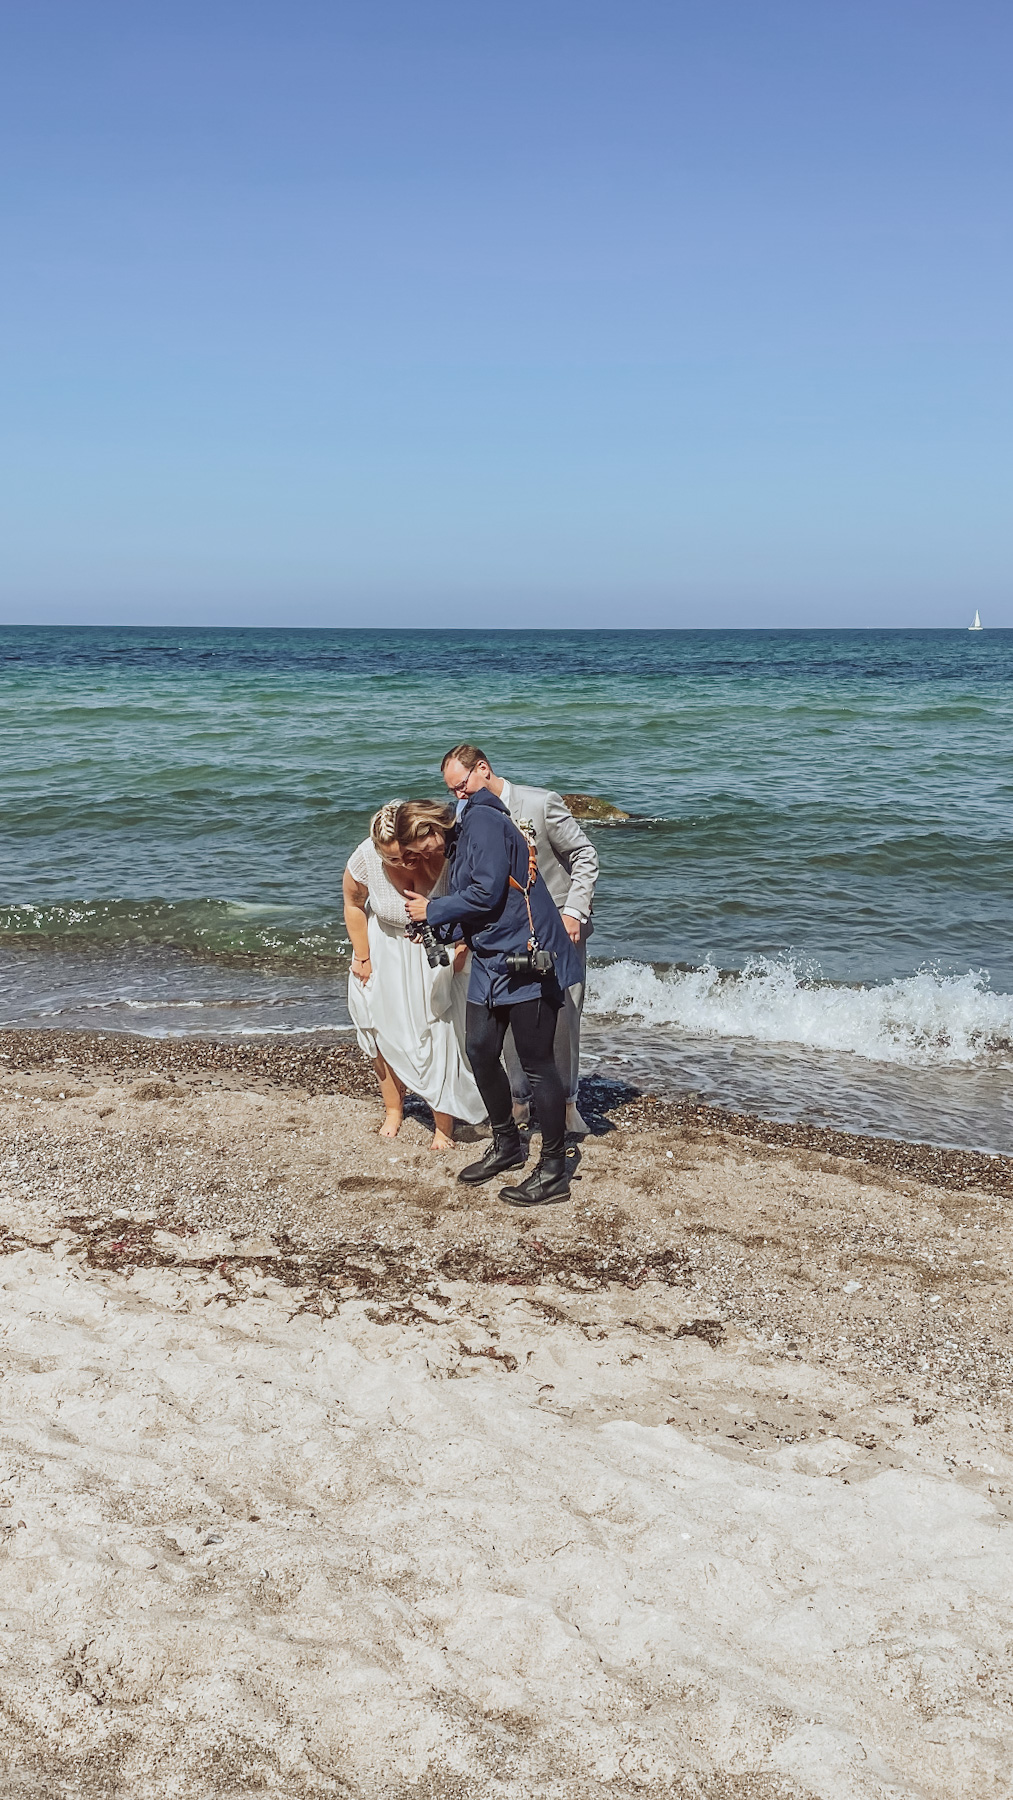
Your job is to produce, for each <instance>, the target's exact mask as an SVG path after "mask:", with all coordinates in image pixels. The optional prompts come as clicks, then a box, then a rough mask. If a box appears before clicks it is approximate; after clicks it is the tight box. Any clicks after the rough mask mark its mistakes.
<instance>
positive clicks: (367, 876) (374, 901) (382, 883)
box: [348, 838, 450, 931]
mask: <svg viewBox="0 0 1013 1800" xmlns="http://www.w3.org/2000/svg"><path fill="white" fill-rule="evenodd" d="M348 872H349V874H350V875H352V876H354V878H355V880H356V881H358V882H360V883H361V884H362V886H363V887H364V888H365V889H366V890H367V892H368V894H369V910H370V912H371V913H372V914H373V916H374V918H375V919H377V920H378V921H379V923H380V924H381V925H382V926H383V927H384V929H385V930H387V931H403V930H404V928H405V909H404V895H403V894H402V893H399V891H398V889H397V888H396V887H395V886H394V883H393V882H392V880H391V878H390V876H389V875H388V873H387V870H386V868H385V867H384V861H383V857H382V856H381V855H380V852H379V850H378V849H377V847H376V845H375V844H374V842H373V840H372V838H365V839H364V840H363V842H362V843H361V844H360V845H359V846H358V848H357V849H355V850H353V851H352V854H351V856H350V857H349V859H348ZM449 879H450V869H449V866H448V864H447V863H444V865H443V867H442V869H441V870H440V873H439V877H438V879H437V881H436V884H435V886H434V887H433V888H431V889H430V892H431V894H432V895H433V896H434V897H435V896H436V895H437V894H445V893H446V892H447V886H448V883H449Z"/></svg>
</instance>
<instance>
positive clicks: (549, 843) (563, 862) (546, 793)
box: [441, 744, 598, 1136]
mask: <svg viewBox="0 0 1013 1800" xmlns="http://www.w3.org/2000/svg"><path fill="white" fill-rule="evenodd" d="M441 767H442V770H443V779H444V781H445V782H446V784H447V786H448V788H449V789H450V792H451V793H452V794H453V795H454V797H455V798H456V799H457V800H458V801H463V800H466V799H469V798H470V796H471V795H472V794H477V793H478V792H479V791H480V790H481V789H482V788H487V789H488V790H489V792H490V793H491V794H495V796H496V798H497V800H499V801H500V802H501V803H502V805H503V806H505V807H506V809H507V812H508V813H509V814H510V817H511V818H512V819H513V821H514V824H516V823H517V821H518V820H519V819H529V820H530V821H531V824H532V825H533V826H534V828H535V844H536V847H537V851H538V871H539V874H540V875H541V876H542V878H543V879H544V881H545V884H546V886H547V888H548V890H549V892H550V894H551V895H552V898H553V900H554V901H555V902H556V905H557V906H558V908H559V911H560V915H561V917H562V921H563V926H564V928H565V930H566V934H567V936H568V937H569V939H570V942H571V943H572V944H573V946H574V949H575V951H576V953H577V957H578V958H579V968H578V972H577V976H576V979H575V980H574V981H573V982H572V984H571V985H570V986H569V987H567V988H566V989H565V990H564V993H563V1004H562V1006H561V1007H560V1009H559V1016H558V1019H557V1021H556V1035H555V1038H554V1041H553V1056H554V1059H555V1063H556V1067H557V1069H558V1070H559V1078H560V1080H561V1082H562V1084H563V1093H564V1094H565V1095H566V1129H567V1131H570V1132H574V1133H576V1134H578V1135H579V1136H584V1135H585V1134H586V1132H587V1126H586V1125H585V1123H584V1121H583V1119H582V1118H581V1116H580V1113H579V1112H578V1111H577V1078H578V1076H579V1074H580V1015H581V1013H582V1011H583V1008H584V986H585V982H586V979H587V940H588V938H589V937H590V935H591V932H592V931H593V930H594V926H593V924H592V922H591V905H592V902H593V900H594V889H595V883H596V881H597V880H598V852H597V850H596V849H595V847H594V845H593V844H592V843H591V840H590V838H588V837H587V836H586V835H585V834H584V832H583V831H581V829H580V826H579V825H578V824H577V821H576V819H575V818H574V816H573V814H572V813H571V811H570V809H569V807H568V806H567V805H566V804H565V802H564V801H563V800H562V799H561V798H560V796H559V795H558V794H556V793H553V791H552V789H551V788H537V787H521V786H520V784H519V783H518V782H515V781H507V780H506V779H505V777H504V776H502V775H496V774H494V773H493V770H492V767H491V765H490V762H489V758H488V757H487V756H486V755H485V753H484V751H482V750H480V749H479V748H478V745H477V744H455V745H454V748H453V749H452V750H448V751H447V754H446V756H445V757H444V758H443V762H442V764H441ZM506 1062H507V1069H508V1071H509V1075H510V1087H511V1090H512V1092H513V1097H514V1116H515V1117H516V1118H517V1119H518V1121H519V1123H520V1124H523V1123H524V1122H525V1120H526V1118H527V1116H528V1111H529V1108H530V1102H531V1086H530V1083H529V1081H528V1079H527V1076H526V1075H525V1073H524V1070H523V1069H522V1068H521V1064H520V1059H519V1057H518V1056H517V1052H516V1049H515V1047H514V1044H513V1041H512V1037H508V1038H507V1042H506Z"/></svg>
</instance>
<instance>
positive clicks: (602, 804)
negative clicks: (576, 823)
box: [563, 794, 633, 825]
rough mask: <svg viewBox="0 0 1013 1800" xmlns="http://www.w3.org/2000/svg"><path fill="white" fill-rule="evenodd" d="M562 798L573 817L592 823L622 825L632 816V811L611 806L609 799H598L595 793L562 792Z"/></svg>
mask: <svg viewBox="0 0 1013 1800" xmlns="http://www.w3.org/2000/svg"><path fill="white" fill-rule="evenodd" d="M563 799H564V801H565V802H566V804H567V806H568V807H569V808H570V811H571V812H572V814H573V816H574V818H575V819H584V820H586V821H588V822H589V823H590V824H592V825H622V824H623V823H624V822H625V821H626V820H627V819H630V818H632V817H633V815H632V813H628V812H623V809H622V807H621V806H613V804H612V802H611V800H599V798H598V796H597V794H564V795H563Z"/></svg>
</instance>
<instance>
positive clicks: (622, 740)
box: [0, 628, 1013, 1148]
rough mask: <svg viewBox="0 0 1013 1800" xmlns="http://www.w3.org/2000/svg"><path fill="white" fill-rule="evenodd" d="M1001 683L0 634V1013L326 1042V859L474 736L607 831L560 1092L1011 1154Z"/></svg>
mask: <svg viewBox="0 0 1013 1800" xmlns="http://www.w3.org/2000/svg"><path fill="white" fill-rule="evenodd" d="M1011 677H1013V633H1006V632H984V633H982V634H980V635H974V636H969V634H968V633H967V632H865V631H862V632H857V631H856V632H727V631H721V632H707V631H699V632H586V633H582V632H559V633H555V632H543V633H538V634H534V635H530V634H515V633H509V632H488V633H444V632H435V633H429V632H343V631H334V632H324V631H320V632H318V631H293V632H287V631H216V630H209V631H198V630H161V631H158V630H119V629H92V630H83V629H72V628H67V629H58V628H50V629H37V630H35V629H29V628H18V629H14V628H5V629H3V628H0V748H2V752H3V771H4V773H3V806H2V813H0V858H2V869H3V876H2V884H0V946H2V948H0V958H2V961H0V1018H2V1019H3V1021H4V1022H6V1023H15V1022H17V1023H44V1024H50V1025H56V1024H60V1025H69V1024H73V1025H86V1026H90V1027H94V1026H99V1027H100V1028H101V1027H103V1026H104V1027H106V1028H108V1029H141V1030H145V1031H200V1032H207V1031H215V1032H220V1031H229V1032H231V1031H253V1030H262V1029H272V1030H286V1031H287V1030H297V1029H298V1030H303V1029H313V1030H341V1029H345V1028H346V1027H347V1015H346V1014H345V1012H344V1006H343V1000H342V989H343V985H344V971H345V968H346V946H345V942H344V930H343V926H342V922H341V917H340V904H339V900H340V880H341V870H342V867H343V864H344V861H345V858H346V856H347V854H348V852H349V850H350V849H351V847H352V846H353V845H354V844H355V843H356V842H357V841H358V840H359V838H360V837H361V836H362V835H363V834H364V832H365V830H366V827H367V823H368V818H369V814H370V812H371V811H372V810H373V808H374V807H375V806H376V805H377V804H378V803H379V802H380V801H382V800H384V799H387V798H389V797H391V796H392V795H395V794H423V793H433V792H438V791H439V790H440V777H439V763H440V758H441V755H442V753H443V751H444V750H445V749H446V747H447V746H448V744H449V743H451V742H452V741H454V740H455V739H457V738H459V737H475V738H477V740H478V741H479V742H480V743H482V744H483V746H484V747H485V748H486V749H487V750H488V752H489V755H490V757H491V759H492V761H493V763H494V766H495V767H497V769H500V770H501V771H503V772H506V773H510V774H514V775H515V776H517V777H518V778H520V779H523V780H528V781H535V782H542V783H545V784H547V785H552V786H556V787H559V788H561V789H563V790H579V791H583V792H590V793H595V794H599V795H603V796H605V797H606V798H608V799H610V800H613V801H615V802H616V803H617V804H618V805H620V806H622V807H624V808H626V809H627V810H629V811H630V812H632V813H634V814H636V815H638V816H637V818H636V820H635V821H634V823H633V824H632V825H630V826H626V827H622V828H616V829H600V830H598V832H597V834H596V841H597V844H598V847H599V850H600V854H601V858H602V879H601V884H600V888H599V898H598V901H597V904H596V915H595V916H596V925H597V930H596V935H595V938H594V940H593V951H594V955H595V961H596V964H597V965H598V966H597V967H596V971H595V978H594V993H593V996H592V1001H591V1011H590V1013H589V1021H588V1037H587V1041H588V1051H589V1067H591V1066H593V1067H597V1068H608V1067H611V1066H613V1065H614V1066H616V1067H618V1068H622V1069H625V1070H627V1071H628V1072H630V1073H631V1074H636V1075H638V1076H647V1077H649V1078H650V1079H651V1080H652V1081H653V1082H654V1083H655V1084H656V1085H661V1086H664V1087H667V1088H670V1089H673V1090H675V1089H680V1088H681V1089H683V1090H684V1089H686V1088H687V1087H689V1088H693V1089H695V1090H696V1091H699V1092H700V1093H702V1094H706V1095H707V1096H708V1097H709V1098H717V1099H721V1100H723V1101H726V1102H729V1103H735V1104H743V1105H751V1106H753V1107H756V1108H758V1109H759V1110H764V1111H767V1112H771V1113H776V1114H777V1115H778V1116H798V1115H800V1114H803V1115H805V1116H810V1117H825V1118H833V1119H836V1120H838V1121H840V1122H843V1123H852V1124H856V1125H864V1126H870V1127H871V1128H874V1129H881V1130H892V1131H897V1132H901V1133H903V1134H905V1135H915V1136H937V1137H940V1138H942V1139H943V1140H944V1141H951V1142H962V1141H969V1142H975V1143H983V1144H986V1145H988V1146H989V1147H993V1148H996V1147H1013V1115H1011V1113H1010V1111H1009V1108H1008V1103H1007V1099H1006V1093H1007V1086H1008V1079H1007V1065H1008V1061H1009V1060H1010V1058H1011V1051H1010V1048H1009V1046H1010V1043H1011V1042H1013V998H1010V996H1011V994H1013V938H1011V932H1010V927H1009V896H1010V894H1011V892H1013V777H1011V775H1010V772H1009V758H1008V755H1007V745H1008V743H1009V741H1010V723H1011V712H1013V686H1011ZM622 1057H627V1058H629V1061H628V1062H626V1063H622V1062H620V1061H619V1060H618V1059H620V1058H622Z"/></svg>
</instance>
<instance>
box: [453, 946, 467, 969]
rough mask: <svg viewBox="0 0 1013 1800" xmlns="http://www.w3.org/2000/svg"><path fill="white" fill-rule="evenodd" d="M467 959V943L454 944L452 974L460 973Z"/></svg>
mask: <svg viewBox="0 0 1013 1800" xmlns="http://www.w3.org/2000/svg"><path fill="white" fill-rule="evenodd" d="M467 960H468V946H467V944H455V945H454V974H455V975H460V973H461V970H462V969H463V968H464V965H465V963H466V962H467Z"/></svg>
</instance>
